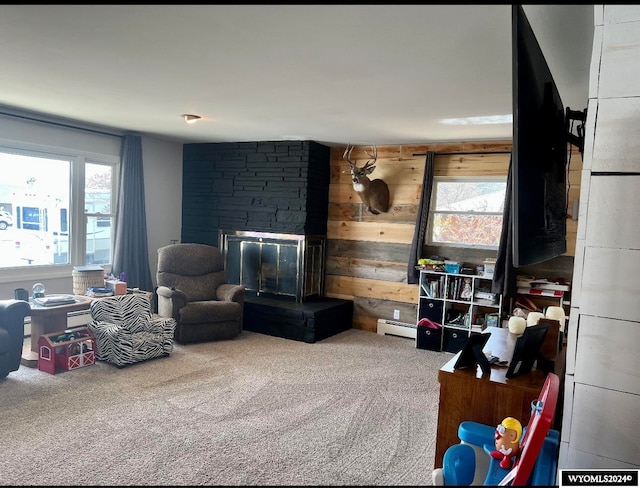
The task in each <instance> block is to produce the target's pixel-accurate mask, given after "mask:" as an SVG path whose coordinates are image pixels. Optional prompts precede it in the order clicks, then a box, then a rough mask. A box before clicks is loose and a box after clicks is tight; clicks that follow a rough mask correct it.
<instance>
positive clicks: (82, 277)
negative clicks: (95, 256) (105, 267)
mask: <svg viewBox="0 0 640 488" xmlns="http://www.w3.org/2000/svg"><path fill="white" fill-rule="evenodd" d="M71 275H72V276H73V294H74V295H86V294H87V290H88V289H89V288H93V287H100V288H102V287H104V271H102V270H99V271H77V270H75V269H74V270H73V271H72V272H71Z"/></svg>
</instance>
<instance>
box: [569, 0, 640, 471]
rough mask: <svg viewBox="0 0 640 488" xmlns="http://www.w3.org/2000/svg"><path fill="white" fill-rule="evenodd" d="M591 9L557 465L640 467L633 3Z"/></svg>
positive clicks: (639, 84) (639, 17) (638, 23)
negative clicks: (590, 49) (591, 35)
mask: <svg viewBox="0 0 640 488" xmlns="http://www.w3.org/2000/svg"><path fill="white" fill-rule="evenodd" d="M594 9H595V10H594V24H595V26H594V29H595V30H594V43H593V57H592V60H591V74H590V86H589V106H588V113H587V124H586V134H585V136H586V137H585V153H584V164H583V172H582V182H581V194H580V211H579V218H578V239H577V243H576V257H575V261H574V274H573V283H574V286H573V291H572V297H571V304H572V310H571V315H570V316H571V321H570V323H569V337H568V344H569V346H570V347H569V348H568V350H567V376H566V385H565V403H564V415H563V424H562V426H563V427H562V433H561V443H560V459H559V462H558V467H559V468H560V469H571V468H577V469H579V468H582V469H598V468H603V469H604V468H609V469H611V468H640V422H639V421H640V368H639V367H638V346H639V345H640V226H638V224H637V218H638V215H640V176H639V175H638V174H640V138H639V137H638V134H640V6H638V5H604V6H603V5H595V6H594ZM632 173H637V174H632Z"/></svg>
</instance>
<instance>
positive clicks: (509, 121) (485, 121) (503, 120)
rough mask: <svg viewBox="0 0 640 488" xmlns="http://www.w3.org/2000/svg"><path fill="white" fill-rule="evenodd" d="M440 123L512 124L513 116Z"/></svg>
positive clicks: (466, 118) (506, 115)
mask: <svg viewBox="0 0 640 488" xmlns="http://www.w3.org/2000/svg"><path fill="white" fill-rule="evenodd" d="M440 123H441V124H447V125H486V124H512V123H513V115H512V114H505V115H484V116H480V117H463V118H459V119H440Z"/></svg>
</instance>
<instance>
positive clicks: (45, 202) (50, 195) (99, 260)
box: [0, 146, 118, 269]
mask: <svg viewBox="0 0 640 488" xmlns="http://www.w3.org/2000/svg"><path fill="white" fill-rule="evenodd" d="M117 165H118V161H117V160H116V159H115V158H114V157H113V156H105V157H104V158H101V157H96V156H94V155H91V156H89V155H84V154H62V153H60V152H59V151H56V150H51V151H42V150H33V149H30V148H27V147H26V146H25V147H0V168H1V169H2V178H0V211H2V212H6V213H7V214H9V215H10V216H11V217H12V218H11V219H9V220H11V221H12V223H11V224H10V225H8V226H7V227H6V228H3V229H1V230H0V269H7V268H15V267H24V266H34V265H40V266H56V265H78V264H110V263H111V254H112V242H113V230H114V228H115V226H114V225H113V223H114V218H115V214H114V212H113V209H114V208H115V205H114V198H115V195H116V192H115V186H114V185H115V180H116V178H115V177H114V175H115V174H116V173H115V171H116V169H117ZM3 227H4V226H3Z"/></svg>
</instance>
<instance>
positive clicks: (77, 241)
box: [0, 141, 120, 282]
mask: <svg viewBox="0 0 640 488" xmlns="http://www.w3.org/2000/svg"><path fill="white" fill-rule="evenodd" d="M0 151H1V152H6V153H10V154H19V155H24V156H35V157H50V158H53V159H55V158H62V159H67V160H70V161H71V175H70V178H71V182H70V199H69V200H70V202H69V204H70V205H69V207H70V208H69V263H68V264H52V265H25V266H17V267H10V268H2V269H1V270H0V271H1V275H0V282H14V281H16V280H34V279H36V280H37V279H40V278H67V277H69V276H71V271H72V269H73V267H74V266H79V265H84V264H86V263H85V260H86V236H87V225H86V222H87V220H86V218H87V216H95V215H96V214H87V213H85V206H84V204H85V192H84V190H85V171H84V167H85V166H84V165H85V164H86V163H90V164H104V165H109V166H112V168H113V169H112V171H113V173H112V182H111V185H112V186H111V200H112V201H111V214H100V215H103V216H111V217H113V221H112V222H113V225H112V229H111V247H112V249H111V259H110V261H111V260H112V259H113V247H114V244H115V243H114V239H113V237H114V232H115V227H116V225H115V224H116V222H115V220H116V219H115V216H116V201H117V189H118V175H119V169H120V158H119V157H116V156H112V155H108V154H98V153H91V152H87V151H81V150H71V149H65V148H60V147H50V146H44V145H39V144H31V143H23V142H15V141H0ZM101 266H102V267H103V268H105V271H106V272H110V271H111V262H110V263H108V264H104V265H102V264H101Z"/></svg>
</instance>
